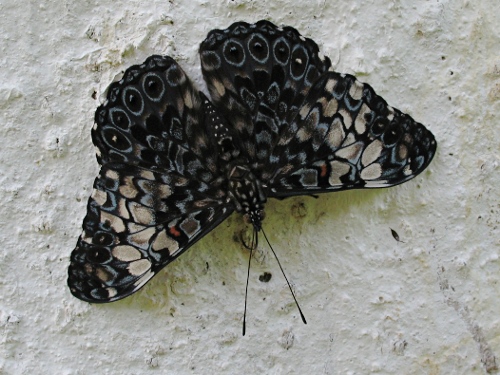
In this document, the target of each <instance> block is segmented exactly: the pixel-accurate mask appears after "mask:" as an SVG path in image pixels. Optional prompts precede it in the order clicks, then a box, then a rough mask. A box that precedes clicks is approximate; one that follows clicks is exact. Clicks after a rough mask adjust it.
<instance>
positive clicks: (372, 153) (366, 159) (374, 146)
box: [361, 139, 383, 166]
mask: <svg viewBox="0 0 500 375" xmlns="http://www.w3.org/2000/svg"><path fill="white" fill-rule="evenodd" d="M382 147H383V144H382V142H381V141H380V140H379V139H376V140H374V141H373V142H372V143H370V144H369V145H368V147H367V148H365V151H363V156H362V157H361V164H363V166H367V165H368V164H371V163H373V162H374V161H375V160H377V159H378V158H379V156H380V154H381V152H382Z"/></svg>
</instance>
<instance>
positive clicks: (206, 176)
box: [68, 56, 233, 302]
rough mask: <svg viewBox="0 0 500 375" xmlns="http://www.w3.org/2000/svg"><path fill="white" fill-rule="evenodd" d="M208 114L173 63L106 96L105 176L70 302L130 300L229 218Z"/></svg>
mask: <svg viewBox="0 0 500 375" xmlns="http://www.w3.org/2000/svg"><path fill="white" fill-rule="evenodd" d="M204 105H205V104H203V102H202V100H201V98H200V96H199V94H198V93H197V92H196V91H195V90H194V89H193V87H192V85H191V83H190V82H189V80H188V79H187V77H186V75H185V74H184V72H183V71H182V69H181V68H180V67H179V66H178V65H177V63H175V61H174V60H172V59H171V58H169V57H161V56H152V57H150V58H148V59H147V60H146V61H145V63H144V64H142V65H138V66H133V67H131V68H130V69H128V70H127V71H126V72H125V74H124V77H123V79H122V80H121V81H120V82H117V83H115V84H113V85H111V86H110V88H109V91H108V95H107V102H106V103H105V104H104V105H102V106H101V107H99V108H98V110H97V112H96V119H95V121H96V123H95V126H94V129H93V131H92V139H93V141H94V143H95V145H96V147H97V157H98V161H99V163H100V164H101V165H102V167H101V170H100V172H99V175H98V177H97V178H96V180H95V182H94V190H93V193H92V196H91V197H90V199H89V202H88V207H87V216H86V217H85V219H84V223H83V233H82V235H81V236H80V238H79V240H78V243H77V246H76V248H75V249H74V250H73V252H72V254H71V264H70V267H69V278H68V285H69V287H70V290H71V292H72V293H73V295H75V296H76V297H78V298H80V299H82V300H85V301H89V302H111V301H114V300H118V299H121V298H123V297H126V296H127V295H129V294H131V293H133V292H135V291H136V290H138V289H139V288H140V287H142V286H143V285H144V284H145V283H146V282H147V281H148V280H149V279H150V278H151V277H153V276H154V275H155V274H156V273H157V272H158V271H159V270H160V269H161V268H163V267H164V266H165V265H166V264H168V263H169V262H171V261H172V260H173V259H175V258H176V257H178V256H179V255H180V254H181V253H182V252H183V251H184V250H186V249H187V248H188V247H189V246H191V245H192V244H193V243H195V242H196V241H197V240H198V239H200V238H201V237H202V236H203V235H205V234H206V233H208V232H209V231H210V230H212V229H213V228H214V227H215V226H217V225H218V224H219V223H220V222H221V221H223V220H224V219H225V218H226V217H227V216H228V215H229V214H231V212H232V210H233V209H232V208H231V207H228V206H227V205H226V204H225V202H226V200H225V196H226V192H225V191H224V190H223V189H222V188H221V183H222V179H221V177H220V176H219V174H218V170H217V168H216V163H217V155H216V153H215V152H214V151H213V147H212V146H211V144H210V140H209V137H208V136H207V134H206V126H205V125H206V122H207V121H209V118H208V117H207V116H205V112H206V111H205V108H204Z"/></svg>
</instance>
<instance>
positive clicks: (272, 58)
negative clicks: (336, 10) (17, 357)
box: [200, 21, 436, 197]
mask: <svg viewBox="0 0 500 375" xmlns="http://www.w3.org/2000/svg"><path fill="white" fill-rule="evenodd" d="M200 55H201V62H202V70H203V74H204V77H205V80H206V81H207V85H208V87H209V90H210V93H211V95H212V98H213V100H214V102H215V103H217V104H218V105H219V107H220V108H221V109H222V111H223V113H224V114H225V115H226V116H228V117H227V118H229V119H231V123H232V126H233V127H234V128H235V129H236V130H237V131H238V132H239V134H240V136H242V137H243V139H244V140H246V143H245V147H244V148H245V151H246V153H247V155H248V159H249V162H250V163H251V164H252V167H253V168H254V169H255V170H256V171H255V172H256V174H258V175H259V177H260V179H261V180H262V182H263V183H264V184H265V185H266V186H267V187H268V193H267V194H268V196H269V197H285V196H291V195H300V194H312V193H321V192H328V191H333V190H343V189H352V188H375V187H389V186H393V185H397V184H400V183H402V182H405V181H407V180H409V179H411V178H413V177H415V176H416V175H418V174H419V173H420V172H421V171H422V170H424V169H425V168H426V167H427V165H428V164H429V163H430V161H431V159H432V157H433V155H434V153H435V151H436V141H435V139H434V136H433V135H432V133H430V132H429V131H428V130H427V129H426V128H425V127H424V126H423V125H422V124H419V123H417V122H415V121H414V120H413V119H412V118H411V117H410V116H408V115H406V114H403V113H402V112H401V111H399V110H397V109H395V108H393V107H390V106H389V105H387V103H386V102H385V101H384V99H382V98H381V97H380V96H378V95H376V94H375V92H374V91H373V89H372V88H371V87H370V86H369V85H367V84H363V83H361V82H359V81H357V80H356V79H355V78H354V77H353V76H351V75H348V74H340V73H336V72H333V71H330V70H329V68H330V65H331V64H330V60H329V59H328V58H321V57H320V56H319V52H318V46H317V45H316V43H315V42H314V41H312V40H311V39H307V38H304V37H302V36H301V35H300V34H299V33H298V31H296V30H295V29H293V28H291V27H284V28H278V27H276V26H275V25H273V24H272V23H270V22H267V21H259V22H257V23H256V24H254V25H249V24H246V23H242V22H238V23H235V24H233V25H231V26H230V27H229V28H227V29H226V30H214V31H211V32H210V33H209V34H208V37H207V39H206V40H205V41H204V42H203V43H202V44H201V48H200Z"/></svg>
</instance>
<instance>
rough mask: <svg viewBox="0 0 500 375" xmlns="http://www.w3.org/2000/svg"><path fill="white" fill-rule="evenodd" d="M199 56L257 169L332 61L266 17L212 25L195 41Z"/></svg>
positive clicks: (309, 42)
mask: <svg viewBox="0 0 500 375" xmlns="http://www.w3.org/2000/svg"><path fill="white" fill-rule="evenodd" d="M200 57H201V65H202V71H203V75H204V78H205V81H206V82H207V85H208V89H209V91H210V95H211V97H212V100H213V102H214V104H215V105H216V106H217V107H218V108H219V109H220V111H221V112H222V113H223V115H224V116H225V118H226V119H227V120H228V121H229V126H231V127H232V128H233V130H234V131H235V134H236V137H237V138H238V139H239V140H240V142H241V143H242V145H241V147H242V152H243V153H244V154H245V155H246V156H247V157H248V159H249V162H250V163H251V165H252V167H253V168H254V169H255V170H256V171H257V173H258V172H260V171H262V167H263V166H267V165H269V163H272V161H271V160H270V153H271V151H272V149H273V146H274V144H275V143H276V141H277V139H278V137H279V134H280V133H281V132H283V131H286V128H287V127H288V126H289V124H290V123H291V120H293V118H294V117H295V116H296V114H297V112H298V110H299V108H300V106H301V105H302V103H303V101H304V98H305V97H306V95H307V94H308V92H309V90H310V89H311V87H312V85H313V83H314V82H315V81H316V80H317V78H318V77H319V76H321V75H322V74H323V73H324V72H326V71H327V70H328V68H329V67H330V65H331V64H330V60H329V59H328V58H320V57H319V54H318V46H317V45H316V43H314V42H313V41H312V40H310V39H306V38H303V37H301V36H300V34H299V33H298V32H297V31H296V30H295V29H293V28H291V27H284V28H277V27H276V26H275V25H273V24H272V23H271V22H268V21H259V22H257V23H256V24H253V25H250V24H248V23H246V22H237V23H234V24H233V25H231V26H230V27H229V28H227V29H225V30H213V31H211V32H210V33H209V34H208V36H207V38H206V40H205V41H204V42H203V43H202V44H201V46H200ZM260 177H261V178H262V179H264V180H265V179H266V176H260Z"/></svg>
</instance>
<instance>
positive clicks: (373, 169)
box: [360, 163, 382, 180]
mask: <svg viewBox="0 0 500 375" xmlns="http://www.w3.org/2000/svg"><path fill="white" fill-rule="evenodd" d="M380 176H382V166H381V165H380V164H379V163H373V164H371V165H369V166H368V167H366V168H364V169H363V170H362V171H361V173H360V177H361V178H362V179H363V180H376V179H377V178H379V177H380Z"/></svg>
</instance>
